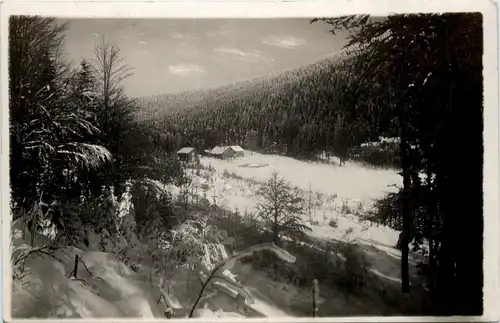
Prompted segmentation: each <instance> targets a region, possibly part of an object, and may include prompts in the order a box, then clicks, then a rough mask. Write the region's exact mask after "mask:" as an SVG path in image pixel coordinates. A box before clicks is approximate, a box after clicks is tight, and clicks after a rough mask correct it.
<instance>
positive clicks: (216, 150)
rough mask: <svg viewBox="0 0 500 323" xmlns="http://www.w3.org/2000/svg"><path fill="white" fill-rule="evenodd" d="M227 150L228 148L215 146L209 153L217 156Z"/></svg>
mask: <svg viewBox="0 0 500 323" xmlns="http://www.w3.org/2000/svg"><path fill="white" fill-rule="evenodd" d="M227 148H228V147H220V146H216V147H214V148H213V149H212V151H211V153H212V154H214V155H219V154H222V153H223V152H225V151H226V150H227Z"/></svg>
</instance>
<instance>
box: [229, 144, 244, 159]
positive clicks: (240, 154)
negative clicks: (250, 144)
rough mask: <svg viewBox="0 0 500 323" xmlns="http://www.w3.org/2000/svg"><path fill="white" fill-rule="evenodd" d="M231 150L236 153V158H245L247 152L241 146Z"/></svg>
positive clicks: (233, 147) (231, 147) (232, 147)
mask: <svg viewBox="0 0 500 323" xmlns="http://www.w3.org/2000/svg"><path fill="white" fill-rule="evenodd" d="M229 148H230V149H231V150H232V151H233V152H234V157H245V150H244V149H243V148H241V147H240V146H229Z"/></svg>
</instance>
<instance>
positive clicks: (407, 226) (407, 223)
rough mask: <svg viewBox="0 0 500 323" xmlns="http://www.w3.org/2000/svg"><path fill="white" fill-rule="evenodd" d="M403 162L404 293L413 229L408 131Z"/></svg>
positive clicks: (403, 143) (402, 149) (407, 289)
mask: <svg viewBox="0 0 500 323" xmlns="http://www.w3.org/2000/svg"><path fill="white" fill-rule="evenodd" d="M400 153H401V164H402V166H403V201H402V208H401V217H402V222H403V232H402V245H401V281H402V282H401V292H402V293H403V294H405V293H409V292H410V277H409V272H408V271H409V266H408V256H409V248H408V244H409V243H410V241H408V239H409V235H410V230H411V214H410V212H411V210H410V207H409V202H410V201H409V198H408V193H409V190H410V186H411V178H410V169H409V165H408V157H409V156H408V141H407V138H406V131H404V130H403V131H402V136H401V144H400Z"/></svg>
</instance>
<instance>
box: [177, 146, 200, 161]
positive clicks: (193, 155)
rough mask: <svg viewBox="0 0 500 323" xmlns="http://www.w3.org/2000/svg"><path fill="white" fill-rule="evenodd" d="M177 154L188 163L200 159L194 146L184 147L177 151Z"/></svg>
mask: <svg viewBox="0 0 500 323" xmlns="http://www.w3.org/2000/svg"><path fill="white" fill-rule="evenodd" d="M177 156H179V159H180V160H182V161H184V162H187V163H193V162H197V161H198V153H197V152H196V149H194V148H193V147H184V148H182V149H181V150H179V151H178V152H177Z"/></svg>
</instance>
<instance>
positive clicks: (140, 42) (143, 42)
mask: <svg viewBox="0 0 500 323" xmlns="http://www.w3.org/2000/svg"><path fill="white" fill-rule="evenodd" d="M139 44H141V45H147V44H148V42H146V41H144V40H141V41H139Z"/></svg>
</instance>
